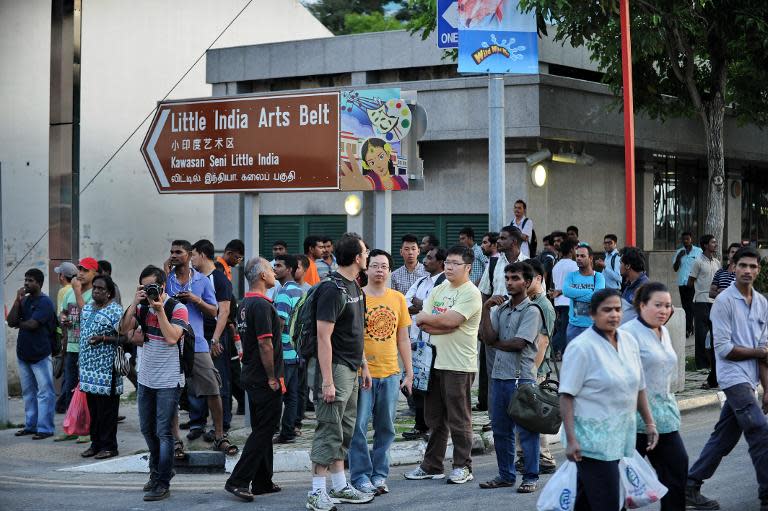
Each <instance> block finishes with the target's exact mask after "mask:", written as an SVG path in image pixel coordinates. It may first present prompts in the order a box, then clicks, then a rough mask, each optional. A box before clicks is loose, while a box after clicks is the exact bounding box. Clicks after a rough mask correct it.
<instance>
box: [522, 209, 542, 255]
mask: <svg viewBox="0 0 768 511" xmlns="http://www.w3.org/2000/svg"><path fill="white" fill-rule="evenodd" d="M527 223H528V217H525V220H523V225H521V226H520V227H521V229H520V230H521V231H522V230H523V229H525V224H527ZM538 246H539V240H538V239H537V238H536V229H531V237H530V238H529V239H528V249H529V252H530V254H529V255H528V256H529V257H534V256H535V255H536V249H537V248H538Z"/></svg>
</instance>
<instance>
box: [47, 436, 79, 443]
mask: <svg viewBox="0 0 768 511" xmlns="http://www.w3.org/2000/svg"><path fill="white" fill-rule="evenodd" d="M77 438H78V437H77V435H61V436H57V437H56V438H54V439H53V441H54V442H66V441H67V440H77Z"/></svg>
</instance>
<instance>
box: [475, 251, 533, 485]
mask: <svg viewBox="0 0 768 511" xmlns="http://www.w3.org/2000/svg"><path fill="white" fill-rule="evenodd" d="M533 277H534V272H533V268H531V267H530V266H529V265H527V264H525V263H512V264H509V265H507V266H506V267H505V268H504V278H505V283H506V288H507V293H508V294H509V297H506V296H499V295H496V296H492V297H490V298H489V299H488V300H486V302H485V303H484V304H483V319H482V321H481V329H482V339H483V341H484V342H486V343H487V344H488V345H489V346H491V347H493V348H495V349H496V358H495V360H494V364H493V373H492V374H491V382H492V383H491V385H492V388H493V392H492V393H491V396H492V399H491V407H492V409H493V416H492V419H491V423H492V427H493V441H494V446H495V448H496V463H497V464H498V466H499V475H498V476H496V477H495V478H493V479H492V480H490V481H488V482H485V483H481V484H480V488H484V489H493V488H506V487H511V486H514V485H515V478H516V473H515V430H517V432H518V433H519V435H520V443H521V445H522V449H523V453H524V459H525V469H524V473H523V482H522V484H521V485H520V487H519V488H518V489H517V491H518V492H519V493H532V492H534V491H536V486H537V484H538V480H539V434H538V433H534V432H531V431H528V430H526V429H524V428H522V427H520V426H517V425H516V424H515V423H514V421H513V420H512V419H511V418H510V417H509V415H508V414H507V407H508V406H509V402H510V400H511V399H512V396H514V395H515V393H516V392H517V389H518V387H519V386H520V385H528V384H535V383H536V380H534V371H535V370H536V366H535V359H536V353H537V346H536V340H537V337H538V334H539V331H541V326H542V319H541V312H540V311H539V309H538V307H537V306H536V305H533V303H532V302H531V300H530V299H529V298H528V296H527V291H528V288H529V287H530V285H531V282H532V281H533ZM492 308H493V311H491V309H492Z"/></svg>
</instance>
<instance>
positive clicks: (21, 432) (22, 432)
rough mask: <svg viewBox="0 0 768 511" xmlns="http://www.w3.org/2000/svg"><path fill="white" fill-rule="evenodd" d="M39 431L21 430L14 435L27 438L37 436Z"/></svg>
mask: <svg viewBox="0 0 768 511" xmlns="http://www.w3.org/2000/svg"><path fill="white" fill-rule="evenodd" d="M36 434H37V431H32V430H31V429H27V428H24V429H20V430H18V431H17V432H16V433H14V434H13V436H26V435H36Z"/></svg>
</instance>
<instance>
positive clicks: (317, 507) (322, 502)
mask: <svg viewBox="0 0 768 511" xmlns="http://www.w3.org/2000/svg"><path fill="white" fill-rule="evenodd" d="M306 507H307V509H311V510H312V511H336V506H334V505H333V502H332V501H331V498H330V497H329V496H328V494H327V493H326V492H325V490H316V491H311V492H309V493H308V494H307V506H306Z"/></svg>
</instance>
